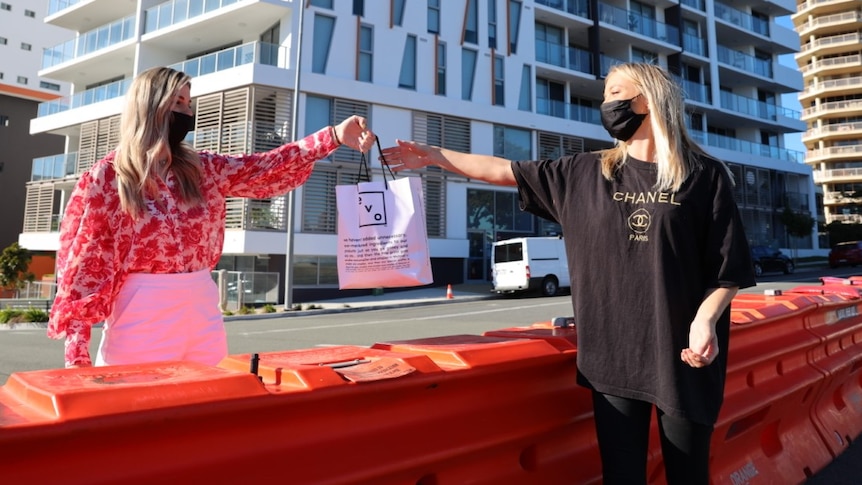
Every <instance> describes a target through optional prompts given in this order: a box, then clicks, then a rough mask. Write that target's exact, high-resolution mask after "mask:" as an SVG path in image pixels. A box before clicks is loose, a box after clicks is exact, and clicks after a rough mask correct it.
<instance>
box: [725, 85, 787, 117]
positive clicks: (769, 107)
mask: <svg viewBox="0 0 862 485" xmlns="http://www.w3.org/2000/svg"><path fill="white" fill-rule="evenodd" d="M721 107H722V108H724V109H726V110H729V111H733V112H734V113H739V114H744V115H748V116H752V117H755V118H760V119H762V120H768V121H775V122H777V121H780V120H781V119H782V118H790V119H793V120H798V119H799V115H800V113H799V111H795V110H792V109H788V108H784V107H782V106H776V105H774V104H769V103H764V102H763V101H760V100H757V99H754V98H749V97H746V96H740V95H738V94H733V93H729V92H727V91H722V92H721Z"/></svg>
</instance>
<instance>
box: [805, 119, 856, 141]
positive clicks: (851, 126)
mask: <svg viewBox="0 0 862 485" xmlns="http://www.w3.org/2000/svg"><path fill="white" fill-rule="evenodd" d="M854 132H855V133H854ZM836 133H837V134H842V133H843V134H845V136H847V135H851V134H852V135H855V134H859V133H862V121H860V122H856V123H833V124H831V125H824V126H821V127H819V128H811V129H810V130H808V131H806V132H805V133H804V134H803V135H802V138H811V137H814V136H818V135H819V136H828V135H834V134H836Z"/></svg>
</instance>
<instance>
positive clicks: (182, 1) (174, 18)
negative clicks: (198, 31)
mask: <svg viewBox="0 0 862 485" xmlns="http://www.w3.org/2000/svg"><path fill="white" fill-rule="evenodd" d="M238 1H240V0H172V1H170V2H165V3H161V4H159V5H156V6H155V7H151V8H148V9H146V10H144V33H145V34H149V33H150V32H155V31H156V30H159V29H164V28H166V27H170V26H171V25H174V24H178V23H180V22H184V21H186V20H188V19H192V18H195V17H198V16H201V15H203V14H206V13H210V12H212V11H214V10H218V9H220V8H223V7H226V6H228V5H232V4H234V3H237V2H238Z"/></svg>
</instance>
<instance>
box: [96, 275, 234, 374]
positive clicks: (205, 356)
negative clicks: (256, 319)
mask: <svg viewBox="0 0 862 485" xmlns="http://www.w3.org/2000/svg"><path fill="white" fill-rule="evenodd" d="M218 303H219V297H218V287H217V286H216V284H215V282H214V281H213V279H212V276H210V271H209V270H203V271H196V272H194V273H172V274H149V273H133V274H130V275H129V276H128V278H127V279H126V282H125V283H124V284H123V287H122V288H120V293H119V294H118V295H117V300H116V301H115V302H114V309H113V311H112V312H111V315H110V316H109V317H108V319H107V320H106V321H105V326H104V329H103V331H102V341H101V343H100V344H99V351H98V355H97V356H96V362H95V365H97V366H101V365H121V364H140V363H145V362H157V361H164V360H186V361H194V362H200V363H203V364H208V365H216V364H218V363H219V362H220V361H221V360H222V359H223V358H224V357H225V356H226V355H227V336H226V334H225V329H224V318H223V317H222V314H221V311H220V310H219V307H218Z"/></svg>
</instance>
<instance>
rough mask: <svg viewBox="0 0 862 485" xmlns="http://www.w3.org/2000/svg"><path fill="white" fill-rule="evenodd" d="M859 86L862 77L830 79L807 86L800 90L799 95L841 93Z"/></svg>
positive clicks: (861, 84)
mask: <svg viewBox="0 0 862 485" xmlns="http://www.w3.org/2000/svg"><path fill="white" fill-rule="evenodd" d="M859 86H862V76H855V77H849V78H844V79H830V80H828V81H820V82H818V83H816V84H812V85H810V86H808V87H807V88H805V89H803V90H802V93H801V95H802V96H807V95H810V94H814V93H819V92H822V91H829V90H833V89H837V90H840V91H843V90H845V89H850V88H858V87H859Z"/></svg>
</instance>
